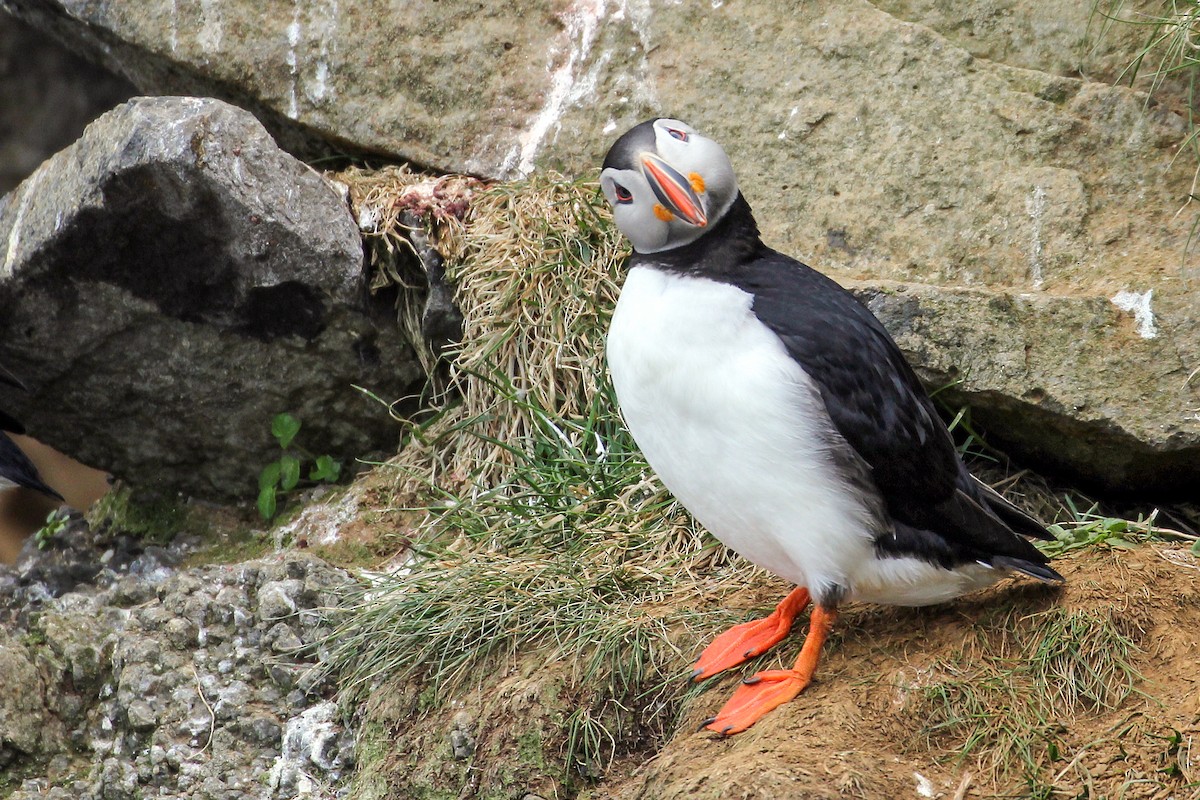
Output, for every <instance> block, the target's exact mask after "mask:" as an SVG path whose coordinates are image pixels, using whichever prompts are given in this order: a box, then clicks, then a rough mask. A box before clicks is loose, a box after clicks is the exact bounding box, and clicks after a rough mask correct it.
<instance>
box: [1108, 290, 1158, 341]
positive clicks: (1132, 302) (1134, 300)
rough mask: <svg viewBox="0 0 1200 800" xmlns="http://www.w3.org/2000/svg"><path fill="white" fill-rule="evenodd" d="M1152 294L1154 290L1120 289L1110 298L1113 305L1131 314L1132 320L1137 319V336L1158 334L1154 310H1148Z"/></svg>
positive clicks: (1147, 336)
mask: <svg viewBox="0 0 1200 800" xmlns="http://www.w3.org/2000/svg"><path fill="white" fill-rule="evenodd" d="M1153 295H1154V290H1153V289H1147V290H1146V291H1144V292H1141V293H1138V292H1127V291H1121V292H1117V293H1116V294H1114V295H1113V296H1112V297H1111V298H1110V299H1111V300H1112V304H1113V305H1114V306H1116V307H1117V308H1119V309H1121V310H1122V311H1127V312H1129V313H1130V314H1133V318H1134V320H1136V321H1137V332H1138V336H1141V337H1142V338H1143V339H1153V338H1154V337H1156V336H1158V325H1156V324H1155V322H1154V312H1153V311H1152V310H1150V299H1151V298H1152V297H1153Z"/></svg>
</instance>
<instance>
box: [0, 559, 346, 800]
mask: <svg viewBox="0 0 1200 800" xmlns="http://www.w3.org/2000/svg"><path fill="white" fill-rule="evenodd" d="M247 575H254V576H259V575H274V576H278V577H279V578H280V579H282V581H283V582H287V581H294V583H295V586H296V587H299V588H300V589H302V588H303V587H304V586H305V585H307V584H309V583H311V584H312V585H314V586H320V587H323V589H322V592H321V593H320V596H319V597H318V598H316V599H318V600H319V602H320V603H321V604H322V605H323V606H326V607H333V606H334V605H335V604H336V598H335V596H334V592H336V591H337V589H338V588H339V587H340V586H342V585H344V584H345V582H346V581H347V580H348V576H347V575H346V574H345V573H344V572H342V571H340V570H336V569H334V568H332V567H330V566H328V565H326V564H324V563H323V562H321V561H319V560H317V559H313V558H310V557H307V556H304V555H298V554H284V555H282V556H279V557H273V558H270V559H265V560H263V561H259V562H255V563H253V564H250V565H234V566H228V567H226V566H215V567H201V568H196V569H194V570H190V571H187V572H183V573H176V574H174V575H170V576H168V577H167V578H165V579H161V580H157V581H156V590H155V591H156V592H157V593H158V595H159V597H160V598H161V602H160V603H158V604H156V605H155V606H148V607H146V608H138V609H134V610H128V609H123V608H113V607H111V606H110V605H109V604H110V603H111V602H112V601H113V600H114V599H116V598H120V597H122V596H123V595H122V594H121V593H120V592H118V591H117V589H116V588H115V586H108V587H95V586H90V587H88V586H81V587H80V588H79V589H78V590H77V591H76V592H74V593H71V594H68V595H65V596H63V597H60V598H50V599H49V600H47V601H46V605H45V608H44V609H42V610H41V611H40V612H39V613H38V614H37V615H36V616H35V617H33V618H32V621H31V618H30V617H28V616H26V617H22V616H20V615H15V614H9V613H8V612H9V607H8V604H10V603H12V602H14V601H13V600H12V598H8V597H4V596H0V616H2V617H3V618H4V619H5V620H12V624H11V625H10V626H9V627H11V628H12V630H13V634H12V637H11V638H10V637H9V635H8V634H7V633H3V632H0V670H3V673H2V674H3V675H4V676H5V678H4V680H3V681H0V761H3V762H4V764H5V766H6V767H10V768H19V769H21V770H22V773H21V774H23V775H29V776H30V780H31V782H30V783H27V784H26V785H25V786H24V787H22V789H20V790H18V794H16V795H15V796H17V797H26V798H32V797H35V796H47V795H46V794H45V792H46V791H48V787H52V786H57V787H71V791H70V793H69V794H68V795H66V796H69V797H72V798H78V800H105V799H106V798H116V799H117V800H125V799H126V798H135V797H213V798H237V799H238V800H249V799H250V798H253V799H254V800H267V798H271V797H275V796H280V797H283V796H286V797H294V796H295V793H293V794H288V795H276V794H274V793H273V790H272V789H271V788H270V787H269V786H268V785H267V784H266V782H265V776H267V775H268V774H269V773H270V772H271V770H272V767H273V765H274V764H275V762H276V759H277V758H279V757H281V756H282V754H283V752H284V750H285V745H284V730H285V728H286V729H287V730H289V731H290V732H291V735H292V740H291V741H292V743H291V750H290V751H289V752H290V755H289V761H288V763H290V764H292V765H293V766H294V767H295V769H294V770H293V771H292V772H291V773H289V774H290V775H291V780H292V782H291V784H289V785H291V786H293V787H301V786H305V785H311V782H312V781H316V782H317V784H319V785H320V786H322V787H328V786H332V785H334V784H336V783H337V782H338V781H339V780H340V777H341V775H342V773H343V771H344V770H345V769H346V767H347V766H348V765H350V764H351V763H353V744H352V741H353V736H352V734H351V733H350V732H349V731H347V730H346V728H345V727H344V725H343V724H342V722H341V720H339V719H338V718H337V717H336V715H335V714H334V709H335V706H334V705H333V704H332V703H331V702H329V701H328V698H329V696H330V694H332V687H330V686H328V684H322V685H321V686H320V688H319V692H318V691H317V684H316V682H314V684H313V687H312V688H313V690H314V691H313V692H312V693H306V692H297V693H296V695H297V696H295V697H286V698H285V697H284V696H283V695H282V693H281V692H280V691H279V690H278V688H277V687H275V686H273V685H272V684H271V683H270V681H269V680H268V679H267V672H266V669H265V665H267V664H269V663H270V662H271V661H272V660H273V659H274V658H276V657H277V656H276V655H275V654H274V653H273V652H272V651H271V650H270V645H269V642H271V641H272V637H271V636H268V635H267V633H268V631H269V630H270V629H271V628H276V627H281V628H283V629H285V630H287V631H288V632H289V634H290V635H291V636H293V637H295V639H296V641H297V642H298V643H299V645H300V648H301V649H300V650H298V651H297V652H295V653H293V654H292V655H290V656H289V658H291V659H294V660H295V661H296V663H295V664H294V665H292V669H293V670H295V671H296V672H300V671H313V672H323V671H324V670H323V668H321V667H320V665H319V664H317V663H316V661H315V656H314V655H313V652H314V650H315V648H314V647H313V645H314V643H315V641H314V639H313V637H314V636H316V635H318V634H317V633H316V631H317V628H313V629H294V628H293V627H291V626H288V625H287V624H286V623H283V622H278V621H259V620H258V619H257V617H256V616H255V614H254V609H255V607H256V606H257V604H258V599H257V596H256V595H257V592H258V588H259V587H258V585H257V583H256V582H254V581H247V580H246V576H247ZM285 576H295V577H294V578H286V577H285ZM128 580H151V578H148V577H146V576H128ZM270 584H271V582H270V581H266V582H264V583H263V586H269V585H270ZM301 594H303V592H301ZM231 604H232V606H233V614H232V616H233V617H234V618H237V617H238V616H239V612H240V616H241V617H242V618H243V619H245V620H247V621H248V625H250V626H252V630H253V631H256V632H257V633H258V634H259V635H258V637H257V640H258V642H259V644H258V645H251V644H250V643H249V638H250V637H249V636H244V637H243V636H234V635H232V634H231V632H230V631H228V630H226V631H224V632H223V637H224V639H223V641H221V642H219V643H213V642H212V641H210V642H209V644H208V645H207V646H205V647H203V648H199V649H198V648H197V644H198V637H196V636H193V635H192V634H191V631H193V630H195V628H194V627H193V625H194V623H193V621H192V620H191V618H188V619H184V618H182V617H180V616H178V615H179V614H182V613H190V614H194V615H195V616H197V617H199V618H201V619H204V620H209V621H210V622H208V623H206V624H207V625H208V629H209V630H213V631H215V630H218V629H222V628H231V627H232V625H233V623H232V622H228V623H222V622H219V621H218V620H220V619H222V618H224V617H225V616H228V614H227V612H228V611H229V609H230V606H231ZM152 612H154V613H152ZM6 624H7V623H6ZM31 625H33V626H34V627H30V626H31ZM3 630H4V628H0V631H3ZM85 632H87V633H88V634H89V635H90V649H86V650H85V648H86V647H88V645H89V642H88V640H87V639H85V638H83V637H84V634H85ZM276 638H278V636H276ZM75 662H78V663H79V664H80V667H79V668H78V669H76V668H75V667H74V666H73V665H74V663H75ZM223 664H229V665H231V666H229V667H226V668H223V667H222V665H223ZM80 670H81V672H80V674H82V675H83V676H84V677H85V679H86V682H85V683H83V684H80V685H76V682H75V680H74V678H73V677H72V676H73V674H74V672H79V671H80ZM68 743H69V744H68ZM42 765H45V773H44V774H40V773H39V772H38V770H40V769H41V768H42ZM306 781H308V782H309V783H306ZM21 792H24V794H21ZM50 796H54V795H50Z"/></svg>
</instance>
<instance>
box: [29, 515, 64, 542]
mask: <svg viewBox="0 0 1200 800" xmlns="http://www.w3.org/2000/svg"><path fill="white" fill-rule="evenodd" d="M69 521H70V513H69V512H68V511H67V510H66V509H64V508H56V509H54V510H53V511H51V512H50V514H49V515H48V516H47V517H46V524H45V525H43V526H42V527H40V528H38V529H37V532H36V533H34V534H33V541H34V544H36V545H37V549H38V550H45V549H46V548H47V547H49V546H50V540H51V539H53V538H54V537H55V536H57V535H58V534H60V533H62V532H63V531H64V530H66V529H67V523H68V522H69Z"/></svg>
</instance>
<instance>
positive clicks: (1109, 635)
mask: <svg viewBox="0 0 1200 800" xmlns="http://www.w3.org/2000/svg"><path fill="white" fill-rule="evenodd" d="M997 627H998V628H999V629H1000V630H1002V631H1006V632H1005V633H1004V634H1003V635H1002V636H1000V637H996V636H989V635H988V634H986V633H984V634H981V636H980V639H979V641H978V642H976V643H974V646H973V647H971V648H964V650H963V652H961V653H959V654H956V655H955V656H954V657H953V658H950V659H945V660H943V661H939V662H938V663H937V664H935V665H934V667H933V668H932V670H931V672H932V675H933V678H932V679H931V680H928V681H923V682H920V683H918V684H917V685H914V686H910V687H905V688H907V690H908V694H907V710H909V711H910V712H911V713H912V715H913V718H915V719H919V720H922V721H923V722H922V724H921V728H920V737H921V738H922V739H923V740H924V741H925V742H926V743H927V744H928V745H929V746H930V747H942V748H944V749H948V750H950V751H951V752H953V753H954V754H955V758H956V759H958V760H960V761H961V760H965V759H968V758H972V757H974V758H975V759H976V760H977V761H978V762H979V765H980V767H982V769H983V770H984V771H985V773H986V774H991V775H995V776H997V777H999V778H1002V779H1003V778H1009V777H1013V776H1014V775H1019V776H1020V777H1022V778H1023V779H1024V780H1025V781H1026V782H1027V783H1028V784H1029V785H1030V786H1031V787H1036V786H1041V785H1043V783H1044V782H1043V779H1042V775H1043V769H1044V767H1045V765H1046V764H1048V763H1050V762H1054V761H1058V760H1059V759H1060V758H1061V757H1062V756H1063V753H1062V748H1063V745H1062V743H1061V742H1060V741H1059V733H1060V732H1061V730H1063V729H1064V728H1065V727H1066V726H1067V725H1068V724H1069V723H1070V721H1071V720H1072V719H1073V718H1074V717H1075V715H1076V714H1079V713H1085V712H1092V711H1097V710H1102V709H1112V708H1116V707H1118V706H1120V705H1121V704H1122V703H1123V702H1124V701H1125V700H1126V699H1127V698H1128V697H1129V696H1130V694H1132V693H1133V692H1134V691H1135V688H1136V686H1137V683H1138V682H1139V680H1140V679H1141V676H1140V674H1139V673H1138V671H1137V669H1136V668H1135V667H1134V665H1133V661H1134V659H1135V658H1136V657H1137V655H1138V653H1139V652H1140V648H1139V647H1138V645H1137V642H1136V638H1137V636H1138V635H1139V634H1140V632H1139V631H1137V630H1135V629H1133V628H1132V626H1131V625H1130V624H1129V623H1128V622H1127V621H1126V620H1125V619H1124V618H1123V617H1122V616H1121V615H1120V614H1119V613H1118V612H1117V611H1116V610H1115V609H1111V608H1110V609H1099V610H1076V611H1071V610H1067V609H1063V608H1053V609H1051V610H1049V611H1046V612H1043V613H1040V614H1037V615H1035V616H1033V617H1027V618H1024V619H1022V620H1020V624H1012V625H998V626H997ZM1047 796H1048V795H1047Z"/></svg>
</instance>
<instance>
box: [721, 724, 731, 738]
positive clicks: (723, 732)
mask: <svg viewBox="0 0 1200 800" xmlns="http://www.w3.org/2000/svg"><path fill="white" fill-rule="evenodd" d="M732 730H733V726H732V725H726V726H725V727H724V728H721V735H722V736H728V735H729V732H730V731H732Z"/></svg>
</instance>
